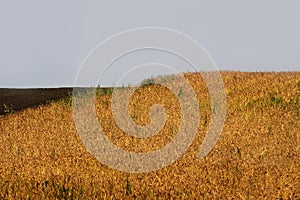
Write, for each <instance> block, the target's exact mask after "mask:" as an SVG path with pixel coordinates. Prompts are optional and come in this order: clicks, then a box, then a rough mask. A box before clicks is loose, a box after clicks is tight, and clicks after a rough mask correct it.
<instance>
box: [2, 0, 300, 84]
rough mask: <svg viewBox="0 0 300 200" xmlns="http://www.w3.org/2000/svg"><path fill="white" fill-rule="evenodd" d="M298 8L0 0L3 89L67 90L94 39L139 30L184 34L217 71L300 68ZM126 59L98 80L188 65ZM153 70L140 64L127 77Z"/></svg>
mask: <svg viewBox="0 0 300 200" xmlns="http://www.w3.org/2000/svg"><path fill="white" fill-rule="evenodd" d="M299 8H300V2H299V1H297V0H294V1H292V0H287V1H276V0H273V1H271V0H264V1H261V0H252V1H238V0H236V1H234V0H227V1H215V0H212V1H199V0H190V1H179V0H164V1H161V0H160V1H159V0H149V1H148V0H147V1H146V0H127V1H115V0H64V1H61V0H51V1H49V0H48V1H40V0H27V1H21V0H18V1H17V0H9V1H6V0H0V25H1V26H0V70H1V73H0V87H2V88H5V87H9V88H36V87H72V86H74V82H76V77H77V75H78V73H79V72H80V66H81V65H82V63H83V62H84V60H85V59H86V58H87V56H88V55H89V53H90V52H91V51H92V50H93V49H94V48H95V47H96V46H97V45H98V44H99V43H101V42H103V41H105V40H106V39H107V38H109V37H111V36H112V35H115V34H118V33H120V32H122V31H126V30H130V29H135V28H142V27H162V28H166V29H172V30H176V31H178V32H181V33H184V34H186V35H188V36H189V37H191V38H193V39H194V40H195V41H197V42H198V43H199V44H201V45H202V47H203V48H205V50H206V51H207V53H208V54H209V56H210V57H211V58H212V59H213V61H214V63H215V64H216V66H217V68H218V69H219V70H235V71H299V70H300V55H299V54H300V38H299V36H300V26H299V19H300V12H299ZM128 57H129V58H124V59H121V60H120V61H119V63H115V64H113V65H112V66H111V67H110V73H108V74H107V75H105V77H104V79H105V81H104V79H103V83H102V82H101V84H100V85H102V84H103V86H109V85H110V84H114V83H115V82H116V80H118V78H120V77H122V75H124V73H125V72H126V70H127V71H128V69H132V67H131V68H130V66H128V67H129V68H126V70H124V69H125V67H123V66H125V64H127V65H128V64H129V65H132V66H133V65H142V64H143V63H151V62H152V63H153V62H155V63H157V62H159V63H165V62H166V63H168V65H176V66H177V67H179V68H178V70H179V71H180V70H181V69H187V68H186V67H183V68H180V66H184V65H185V64H186V63H184V62H183V61H182V60H180V59H178V57H177V58H176V56H174V55H173V56H170V55H167V53H165V52H158V51H154V50H153V51H151V50H145V51H141V52H136V53H133V54H132V55H128ZM136 60H138V61H139V62H136ZM162 66H163V65H162ZM146 67H148V68H147V69H149V68H151V66H149V65H148V66H146ZM154 68H155V67H153V70H154ZM156 68H157V67H156ZM158 68H159V67H158ZM145 69H146V68H145ZM151 70H152V68H151ZM151 70H150V71H151ZM154 71H155V70H154ZM158 72H162V70H161V69H159V70H158V71H156V73H158ZM153 73H154V72H153ZM162 73H164V72H162ZM150 74H151V72H149V71H147V70H144V69H140V70H137V71H136V72H133V73H132V77H133V78H134V77H136V78H137V79H140V78H142V77H144V76H146V77H147V76H149V75H150ZM129 79H130V80H131V81H133V80H132V78H129ZM124 80H125V79H124ZM125 84H128V81H127V82H126V81H125Z"/></svg>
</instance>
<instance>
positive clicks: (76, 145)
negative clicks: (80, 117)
mask: <svg viewBox="0 0 300 200" xmlns="http://www.w3.org/2000/svg"><path fill="white" fill-rule="evenodd" d="M221 75H222V78H223V82H224V85H225V89H226V95H227V116H226V121H225V125H224V128H223V131H222V133H221V137H220V138H219V141H218V143H217V144H216V146H215V147H214V149H213V150H212V151H211V152H210V154H209V155H208V156H207V157H205V158H202V159H200V158H198V157H197V154H198V152H199V149H200V146H201V144H202V141H203V138H204V136H205V134H206V131H207V128H208V125H209V122H210V115H211V111H210V109H211V108H210V98H209V95H208V91H207V88H206V86H205V83H204V82H203V80H202V78H201V75H200V74H195V73H194V74H186V78H187V79H188V80H189V81H190V83H191V84H192V86H193V88H194V89H195V92H196V94H197V96H198V99H199V108H200V109H201V118H200V124H199V131H198V133H197V135H196V138H195V140H194V142H193V143H192V145H191V146H190V148H189V149H188V151H187V152H186V153H185V154H184V155H183V156H182V157H181V158H180V159H178V160H177V161H176V162H174V163H173V164H172V165H170V166H168V167H165V168H163V169H160V170H158V171H154V172H150V173H141V174H135V173H125V172H120V171H116V170H114V169H111V168H109V167H107V166H105V165H103V164H101V163H100V162H98V161H97V160H96V159H95V158H94V157H93V156H92V155H91V154H89V153H88V152H87V150H86V149H85V147H84V146H83V145H82V143H81V141H80V138H79V136H78V134H77V132H76V128H75V125H74V122H73V118H72V107H71V105H70V104H68V103H66V101H63V100H61V101H59V102H52V103H50V104H47V105H41V106H38V107H35V108H29V109H26V110H23V111H21V112H16V113H12V114H9V115H6V116H0V198H1V199H2V198H5V199H55V198H56V199H87V198H88V199H94V198H99V199H124V198H127V199H134V198H136V199H170V198H176V199H233V198H234V199H280V198H281V199H300V160H299V157H300V148H299V147H300V135H299V133H300V73H299V72H290V73H267V72H257V73H242V72H222V73H221ZM95 98H96V99H97V101H96V109H97V115H98V118H99V121H100V123H101V125H102V126H103V129H104V130H105V132H106V133H107V136H108V137H109V138H110V139H111V140H112V141H113V142H114V143H115V144H117V145H119V146H122V147H123V148H124V149H127V150H130V151H138V152H145V151H149V150H151V151H152V150H155V149H158V148H160V147H162V146H164V145H166V144H167V143H168V142H170V141H171V140H172V137H174V135H175V134H176V130H178V127H179V124H178V119H179V118H180V115H178V112H179V109H178V103H177V101H176V98H175V96H174V95H173V94H172V93H170V92H168V91H167V90H166V89H165V88H163V87H162V86H159V85H147V86H144V87H142V88H140V89H139V90H138V91H137V92H136V93H135V95H134V96H133V97H132V99H131V104H130V112H131V114H132V117H133V120H135V122H136V123H137V124H141V125H145V124H147V123H149V122H150V119H149V116H148V108H149V106H150V105H151V104H153V103H161V104H162V105H164V106H165V108H166V110H167V114H168V121H167V124H166V125H165V127H164V129H163V130H162V131H161V132H160V133H159V134H157V135H155V136H154V137H153V138H150V139H136V138H133V137H129V136H128V135H126V133H123V132H122V131H120V130H119V129H118V127H117V126H116V124H115V123H114V121H113V118H112V114H111V109H110V106H111V105H110V99H111V95H101V96H97V97H95Z"/></svg>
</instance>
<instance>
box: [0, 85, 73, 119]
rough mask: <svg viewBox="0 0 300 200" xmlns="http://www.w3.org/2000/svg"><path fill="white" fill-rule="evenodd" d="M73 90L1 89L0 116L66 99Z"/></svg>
mask: <svg viewBox="0 0 300 200" xmlns="http://www.w3.org/2000/svg"><path fill="white" fill-rule="evenodd" d="M72 91H73V88H51V89H7V88H0V115H3V114H7V113H9V112H11V111H20V110H22V109H25V108H28V107H33V106H37V105H40V104H45V103H47V102H48V101H49V100H55V99H60V98H64V97H66V96H68V95H70V94H72Z"/></svg>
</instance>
